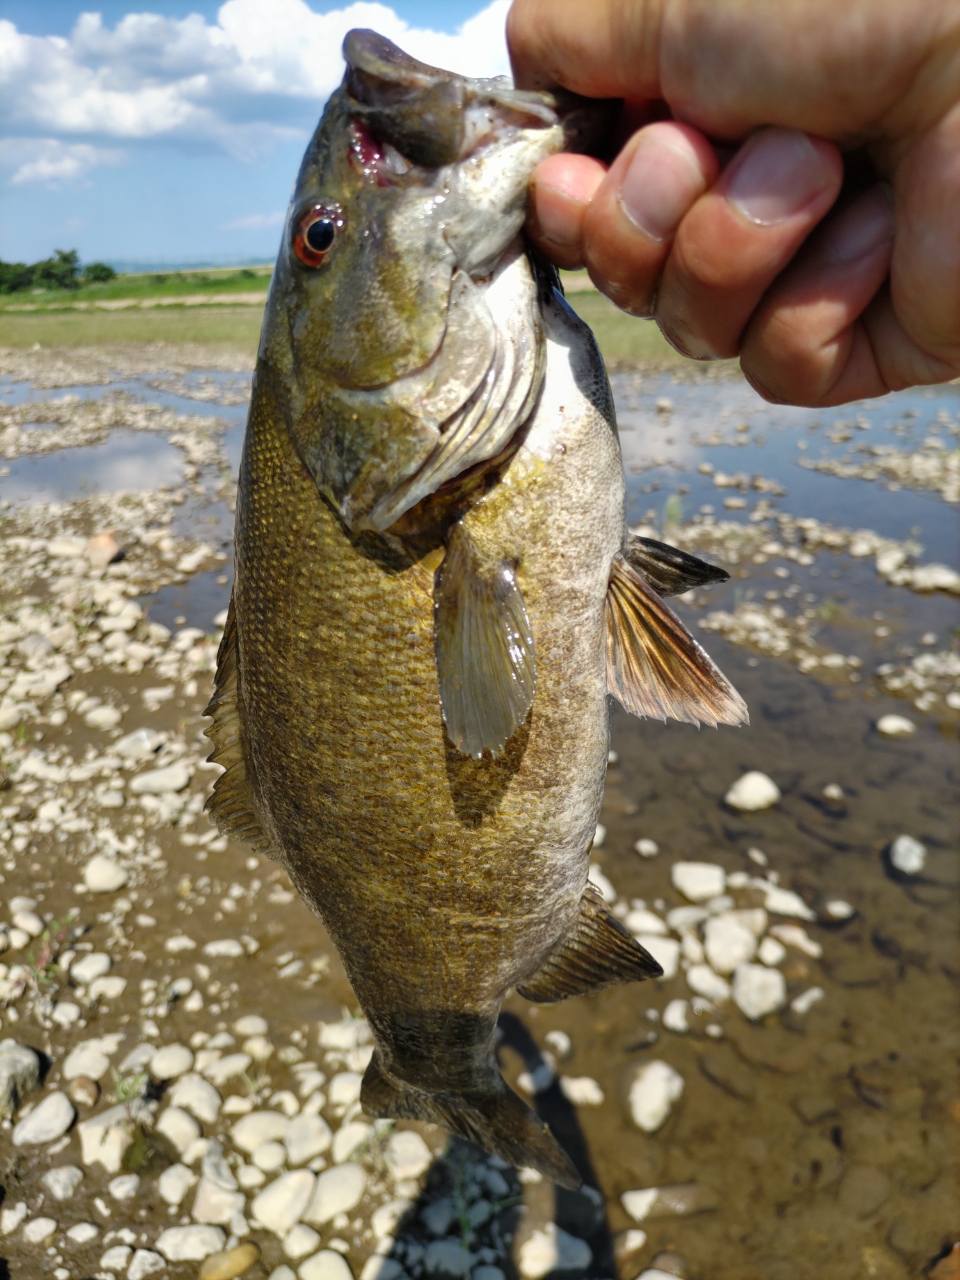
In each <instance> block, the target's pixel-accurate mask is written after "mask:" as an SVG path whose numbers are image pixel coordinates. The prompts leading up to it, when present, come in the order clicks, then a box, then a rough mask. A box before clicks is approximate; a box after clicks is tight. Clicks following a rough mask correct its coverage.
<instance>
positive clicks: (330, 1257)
mask: <svg viewBox="0 0 960 1280" xmlns="http://www.w3.org/2000/svg"><path fill="white" fill-rule="evenodd" d="M297 1274H298V1275H299V1276H300V1280H353V1272H352V1271H351V1270H350V1266H349V1264H348V1263H347V1260H346V1258H344V1256H343V1255H342V1254H340V1253H337V1252H336V1250H334V1249H321V1250H320V1252H319V1253H315V1254H314V1255H313V1257H312V1258H308V1259H307V1260H306V1262H301V1264H300V1267H299V1270H298V1272H297ZM276 1276H277V1272H274V1273H273V1275H272V1276H271V1277H270V1280H276Z"/></svg>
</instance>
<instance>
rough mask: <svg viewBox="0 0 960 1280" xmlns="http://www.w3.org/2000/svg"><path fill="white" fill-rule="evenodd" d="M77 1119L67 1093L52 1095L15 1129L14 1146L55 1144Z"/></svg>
mask: <svg viewBox="0 0 960 1280" xmlns="http://www.w3.org/2000/svg"><path fill="white" fill-rule="evenodd" d="M76 1118H77V1112H76V1108H75V1107H74V1105H73V1103H72V1102H71V1101H70V1099H69V1098H68V1097H67V1095H66V1094H65V1093H60V1092H59V1091H58V1092H56V1093H50V1094H48V1095H47V1096H46V1097H45V1098H44V1099H43V1101H42V1102H41V1103H39V1104H38V1105H37V1106H36V1107H34V1109H33V1110H32V1111H31V1112H30V1114H29V1115H27V1116H24V1118H23V1119H22V1120H21V1121H20V1123H19V1124H18V1125H17V1126H16V1127H15V1128H14V1130H13V1145H14V1146H15V1147H29V1146H36V1145H37V1144H39V1143H42V1142H55V1141H56V1140H57V1138H62V1137H63V1135H64V1134H65V1133H66V1132H67V1130H68V1129H69V1128H70V1126H71V1125H72V1124H73V1122H74V1120H75V1119H76Z"/></svg>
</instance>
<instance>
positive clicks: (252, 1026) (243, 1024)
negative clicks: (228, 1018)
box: [233, 1013, 269, 1036]
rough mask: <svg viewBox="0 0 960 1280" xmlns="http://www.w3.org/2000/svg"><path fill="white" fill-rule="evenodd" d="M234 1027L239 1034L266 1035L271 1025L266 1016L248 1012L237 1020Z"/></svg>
mask: <svg viewBox="0 0 960 1280" xmlns="http://www.w3.org/2000/svg"><path fill="white" fill-rule="evenodd" d="M233 1029H234V1031H235V1032H236V1033H237V1035H238V1036H265V1035H266V1034H267V1031H268V1030H269V1027H268V1025H267V1020H266V1018H261V1017H260V1015H259V1014H257V1013H248V1014H247V1015H246V1016H245V1017H243V1018H238V1019H237V1020H236V1022H235V1023H234V1024H233Z"/></svg>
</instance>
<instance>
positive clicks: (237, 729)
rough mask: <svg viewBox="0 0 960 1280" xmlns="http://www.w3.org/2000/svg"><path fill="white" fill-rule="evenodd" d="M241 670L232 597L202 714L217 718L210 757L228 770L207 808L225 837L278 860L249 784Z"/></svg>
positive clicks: (209, 733) (210, 731)
mask: <svg viewBox="0 0 960 1280" xmlns="http://www.w3.org/2000/svg"><path fill="white" fill-rule="evenodd" d="M238 674H239V672H238V669H237V624H236V619H235V617H234V611H233V600H232V599H231V601H230V608H229V610H228V611H227V624H226V626H225V627H224V629H223V639H222V640H221V641H220V649H219V652H218V653H217V678H216V685H215V687H214V691H213V697H212V698H211V699H210V703H209V705H208V706H207V708H206V710H205V711H204V713H203V714H204V715H205V716H212V717H213V724H212V725H211V726H210V728H209V729H205V730H204V732H205V733H206V735H207V737H208V738H209V739H210V740H211V742H212V743H213V751H212V752H211V753H210V755H209V756H208V757H207V759H208V760H210V761H212V762H213V763H215V764H219V765H222V766H223V769H224V772H223V773H221V775H220V777H219V778H218V779H217V781H216V783H215V784H214V787H213V793H212V795H211V796H210V797H209V799H208V800H207V803H206V805H205V806H204V808H205V809H206V810H207V812H208V813H209V814H210V820H211V821H212V822H214V823H215V824H216V825H217V827H218V828H219V829H220V831H222V832H223V834H224V835H229V836H232V837H233V838H234V839H235V840H242V841H243V842H244V844H248V845H249V846H250V847H251V849H255V850H256V851H257V853H265V854H266V855H267V857H270V858H275V857H276V856H277V855H276V852H275V850H274V849H273V848H272V845H271V841H270V837H269V836H268V835H267V833H266V832H265V831H264V829H263V824H262V823H261V821H260V818H259V816H258V814H257V811H256V806H255V803H254V799H253V793H252V788H251V786H250V778H249V776H248V766H247V758H246V753H245V751H244V749H243V729H242V727H241V724H240V707H239V688H238Z"/></svg>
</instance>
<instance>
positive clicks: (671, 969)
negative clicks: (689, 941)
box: [634, 933, 680, 981]
mask: <svg viewBox="0 0 960 1280" xmlns="http://www.w3.org/2000/svg"><path fill="white" fill-rule="evenodd" d="M634 937H635V938H636V940H637V942H639V943H640V945H641V947H643V949H644V950H645V951H649V952H650V954H651V955H652V956H653V958H654V960H656V962H657V964H658V965H659V966H660V968H661V969H662V970H663V979H664V981H667V980H668V979H670V978H675V977H676V976H677V969H678V967H679V965H680V943H679V942H678V941H677V940H676V938H662V937H660V935H659V934H655V933H637V934H634Z"/></svg>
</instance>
